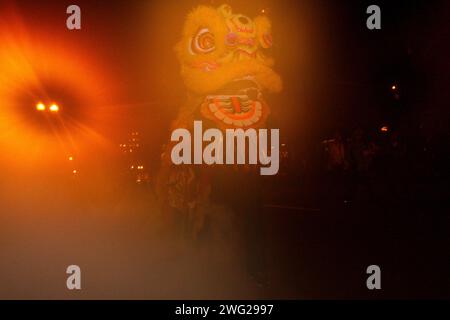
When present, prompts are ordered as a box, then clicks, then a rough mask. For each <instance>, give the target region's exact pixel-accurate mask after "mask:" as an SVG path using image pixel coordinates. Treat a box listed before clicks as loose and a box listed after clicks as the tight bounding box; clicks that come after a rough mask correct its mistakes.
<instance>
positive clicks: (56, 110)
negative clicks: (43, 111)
mask: <svg viewBox="0 0 450 320" xmlns="http://www.w3.org/2000/svg"><path fill="white" fill-rule="evenodd" d="M50 111H51V112H58V111H59V106H58V105H57V104H52V105H51V106H50Z"/></svg>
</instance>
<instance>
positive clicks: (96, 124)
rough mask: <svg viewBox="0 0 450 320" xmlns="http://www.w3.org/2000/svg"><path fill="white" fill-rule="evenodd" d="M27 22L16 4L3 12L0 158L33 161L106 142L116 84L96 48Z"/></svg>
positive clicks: (0, 30) (0, 29) (0, 18)
mask: <svg viewBox="0 0 450 320" xmlns="http://www.w3.org/2000/svg"><path fill="white" fill-rule="evenodd" d="M24 21H25V20H24V19H23V18H22V17H21V16H20V15H19V14H17V11H15V10H13V9H12V10H10V11H7V10H3V11H2V12H1V13H0V70H1V72H0V106H1V108H0V148H1V149H2V155H1V159H0V160H6V161H8V163H11V164H13V163H15V164H17V165H20V164H23V163H28V164H29V165H30V166H34V165H35V164H36V163H37V162H42V163H44V162H45V161H47V163H49V160H51V159H59V158H60V156H61V154H64V153H67V152H70V150H75V149H77V148H78V147H79V145H95V144H97V145H99V146H102V147H103V146H108V145H109V144H110V142H109V141H108V140H107V139H106V138H105V137H104V136H103V133H102V132H104V131H107V130H108V127H113V126H111V123H107V121H106V120H104V119H105V118H108V119H110V118H111V116H110V113H111V112H110V110H111V109H110V107H111V106H114V105H116V104H117V101H118V99H117V92H118V89H117V87H116V86H115V85H112V83H114V80H113V79H114V77H112V76H111V75H110V74H108V72H107V71H105V70H103V69H104V68H102V67H100V66H99V64H98V63H96V61H98V60H99V58H98V57H97V56H96V55H98V53H96V54H95V56H94V54H93V53H92V51H93V50H92V48H89V50H88V48H85V46H86V47H87V46H89V45H84V46H83V45H80V44H79V43H78V45H77V46H76V47H75V48H74V44H73V43H71V42H70V41H68V40H66V37H65V36H64V35H63V34H57V33H55V34H51V35H49V33H48V32H45V30H43V29H39V28H36V26H31V25H30V26H27V25H26V23H25V22H24ZM54 99H58V100H57V102H56V101H55V100H54ZM33 105H34V110H33V109H32V108H31V109H30V106H33ZM61 106H64V112H63V113H62V112H61V110H62V109H61ZM33 111H34V112H33ZM40 113H47V114H55V115H56V114H58V117H39V116H37V114H40ZM114 121H115V120H114ZM42 154H45V157H43V156H42ZM44 158H45V159H46V160H44Z"/></svg>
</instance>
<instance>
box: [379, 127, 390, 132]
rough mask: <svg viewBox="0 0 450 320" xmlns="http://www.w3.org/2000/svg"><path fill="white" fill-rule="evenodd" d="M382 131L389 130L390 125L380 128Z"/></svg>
mask: <svg viewBox="0 0 450 320" xmlns="http://www.w3.org/2000/svg"><path fill="white" fill-rule="evenodd" d="M380 131H381V132H388V131H389V128H388V126H382V127H381V128H380Z"/></svg>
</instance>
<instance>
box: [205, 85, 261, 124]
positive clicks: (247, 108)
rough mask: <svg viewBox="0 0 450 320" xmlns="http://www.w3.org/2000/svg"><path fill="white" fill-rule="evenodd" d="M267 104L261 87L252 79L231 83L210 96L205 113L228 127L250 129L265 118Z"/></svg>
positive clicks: (207, 98) (206, 100)
mask: <svg viewBox="0 0 450 320" xmlns="http://www.w3.org/2000/svg"><path fill="white" fill-rule="evenodd" d="M264 108H265V104H264V102H263V100H262V93H261V89H260V86H259V85H258V84H257V83H256V82H255V81H254V80H253V79H252V78H249V77H247V78H243V79H238V80H235V81H232V82H230V83H229V84H227V85H226V86H224V87H222V88H221V89H220V90H218V91H217V92H214V93H213V94H211V95H208V96H207V97H206V98H205V102H204V109H206V110H204V111H206V112H207V113H209V114H210V115H212V116H213V117H214V118H215V120H219V121H221V122H223V123H224V124H225V125H227V126H235V127H248V126H251V125H254V124H256V123H258V122H259V121H260V120H261V119H262V117H263V111H264V110H263V109H264Z"/></svg>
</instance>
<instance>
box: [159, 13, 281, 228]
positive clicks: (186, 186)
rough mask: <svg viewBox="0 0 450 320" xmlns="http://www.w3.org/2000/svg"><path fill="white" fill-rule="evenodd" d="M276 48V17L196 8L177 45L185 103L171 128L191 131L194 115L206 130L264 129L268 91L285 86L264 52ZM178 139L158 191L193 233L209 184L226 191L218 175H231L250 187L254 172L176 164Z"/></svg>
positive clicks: (204, 206)
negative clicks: (273, 24) (273, 20)
mask: <svg viewBox="0 0 450 320" xmlns="http://www.w3.org/2000/svg"><path fill="white" fill-rule="evenodd" d="M271 46H272V36H271V23H270V20H269V19H268V18H267V17H266V16H258V17H256V18H255V19H251V18H249V17H247V16H245V15H242V14H235V13H233V12H232V10H231V7H230V6H228V5H222V6H220V7H219V8H212V7H208V6H199V7H197V8H195V9H194V10H193V11H192V12H191V13H190V14H189V15H188V17H187V19H186V21H185V24H184V29H183V34H182V38H181V40H180V41H179V43H178V44H177V45H176V47H175V51H176V53H177V56H178V59H179V61H180V63H181V75H182V77H183V80H184V83H185V85H186V87H187V89H188V101H187V103H186V104H185V106H184V107H182V108H181V110H180V112H179V115H178V117H177V119H176V121H175V122H174V123H173V129H177V128H186V129H188V130H190V131H191V132H192V129H193V122H194V120H201V121H202V122H203V127H204V128H208V127H209V128H219V129H221V130H224V129H227V128H234V129H237V128H242V129H244V130H245V129H247V128H255V129H257V128H264V127H265V125H266V120H267V117H268V115H269V113H270V109H269V106H268V105H267V103H266V102H265V100H264V97H263V94H264V93H265V92H271V93H274V92H279V91H280V90H281V87H282V82H281V79H280V77H279V76H278V75H277V74H276V73H275V72H274V71H273V69H272V66H273V60H272V59H271V58H269V57H267V56H266V53H265V51H266V50H267V49H269V48H270V47H271ZM173 145H174V144H173V143H169V144H168V145H167V148H166V151H165V152H164V153H163V156H162V162H163V163H162V169H161V174H160V179H159V195H160V199H161V201H162V203H163V204H164V206H165V207H166V208H170V209H171V210H175V211H176V212H178V214H180V215H181V216H182V217H184V218H183V219H184V220H185V223H184V224H185V225H187V226H189V231H188V232H189V233H190V234H192V235H194V236H195V235H196V234H197V233H198V232H199V231H200V230H201V229H202V227H203V225H204V222H205V215H206V213H207V211H208V210H207V207H208V203H209V201H210V199H211V192H212V190H214V189H217V190H223V189H224V188H222V187H221V186H217V183H216V181H218V180H220V178H219V179H218V180H217V179H216V177H220V176H222V177H223V179H222V181H225V180H227V184H228V185H229V186H230V187H229V188H228V189H230V188H235V189H236V188H240V187H245V186H243V185H242V184H243V183H244V184H247V185H248V187H249V188H251V187H252V185H251V184H250V182H251V181H253V180H252V179H251V178H250V176H249V174H250V173H249V172H251V171H252V170H251V169H249V168H248V167H247V168H246V169H244V168H242V167H245V166H240V167H239V168H237V167H236V166H234V167H233V168H229V166H227V167H228V169H225V170H229V171H225V173H224V171H223V170H222V169H221V168H217V167H218V165H215V166H209V167H208V166H198V165H197V166H195V165H180V166H175V165H174V164H172V162H171V158H170V154H171V152H170V150H171V148H172V147H173ZM233 177H236V178H237V179H239V181H235V179H236V178H233ZM247 178H248V179H247ZM245 182H247V183H245ZM219 184H220V183H219ZM215 187H217V188H215ZM225 189H226V188H225ZM227 201H228V203H230V202H234V203H236V204H237V205H238V206H241V207H246V206H245V202H254V201H255V199H253V198H252V197H249V198H248V199H247V200H246V199H244V198H242V197H238V198H235V199H230V198H228V199H227Z"/></svg>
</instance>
